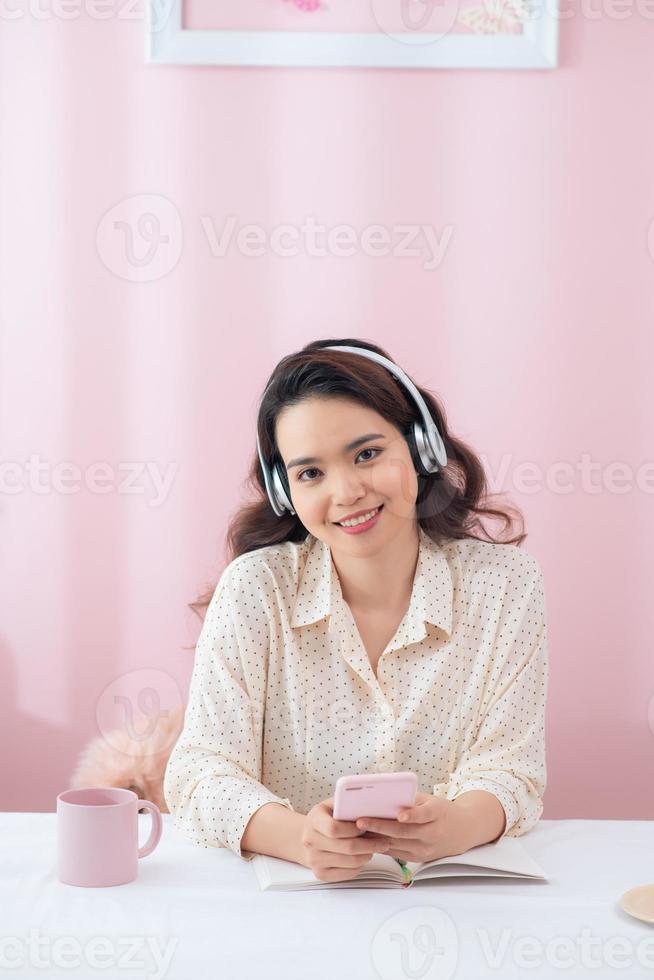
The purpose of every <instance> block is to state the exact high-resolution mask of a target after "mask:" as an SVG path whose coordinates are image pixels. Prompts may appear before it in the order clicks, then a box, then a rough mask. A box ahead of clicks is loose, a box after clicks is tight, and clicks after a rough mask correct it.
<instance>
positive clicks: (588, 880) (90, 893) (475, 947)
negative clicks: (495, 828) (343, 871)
mask: <svg viewBox="0 0 654 980" xmlns="http://www.w3.org/2000/svg"><path fill="white" fill-rule="evenodd" d="M139 824H140V839H141V842H143V841H144V840H145V839H146V837H147V833H148V830H149V826H150V818H149V816H146V815H145V814H143V815H140V816H139ZM521 840H522V843H523V844H524V846H525V847H526V848H527V849H528V850H529V852H530V853H531V854H532V855H533V856H534V857H535V858H536V860H537V861H538V862H539V863H540V864H541V865H542V867H543V869H544V870H545V872H546V873H547V874H548V875H549V876H550V881H549V882H539V881H516V880H510V879H480V878H473V879H467V880H464V881H456V880H446V881H438V882H435V883H434V882H423V883H418V884H417V885H414V886H413V887H412V888H408V889H398V890H397V891H391V890H382V889H380V890H374V889H368V888H366V889H361V890H357V889H351V890H349V889H334V890H317V891H314V892H294V893H289V894H282V893H279V892H261V891H259V887H258V884H257V881H256V877H255V874H254V870H253V869H252V867H251V866H250V865H249V864H247V863H246V862H244V861H241V860H240V859H239V858H237V857H236V856H235V855H234V854H232V853H231V852H230V851H228V850H226V849H224V848H202V847H199V846H197V845H195V844H192V843H190V842H188V841H186V840H184V839H183V838H182V837H181V835H179V834H178V833H177V831H175V829H174V828H173V826H172V823H171V817H170V815H169V814H165V815H164V833H163V838H162V841H161V843H160V845H159V847H158V848H157V849H156V851H155V852H154V853H153V854H151V855H150V856H149V857H147V858H143V859H142V860H141V862H140V869H139V877H138V879H137V881H135V882H131V883H130V884H128V885H120V886H117V887H113V888H99V889H89V888H77V887H74V886H71V885H64V884H62V883H61V882H60V881H59V880H58V877H57V869H56V815H55V814H54V813H3V814H0V910H1V916H0V974H6V975H7V976H12V977H16V978H17V977H21V978H22V977H39V978H44V977H47V978H48V980H50V978H52V977H68V978H73V977H75V978H82V980H87V978H93V977H98V978H99V977H104V978H111V980H114V978H118V977H130V978H132V977H133V978H139V980H141V978H146V977H147V978H149V980H163V978H166V980H201V978H204V977H207V978H211V980H249V978H253V980H254V978H257V980H276V978H282V977H283V978H293V980H295V978H298V980H299V978H301V980H313V978H315V980H323V978H324V980H368V978H371V980H373V978H375V980H377V978H382V980H409V978H420V980H449V978H450V977H454V978H461V980H480V978H482V977H495V978H497V980H507V978H514V977H515V978H520V980H524V978H525V977H528V976H532V977H537V978H543V977H546V978H550V977H552V978H554V977H557V978H560V977H562V976H564V977H570V978H574V980H576V978H578V977H585V976H588V977H593V978H595V980H598V978H599V980H605V978H609V977H610V978H611V980H615V978H616V977H618V976H620V977H627V978H629V980H632V978H644V977H650V978H654V926H651V925H647V924H646V923H644V922H640V921H638V920H636V919H633V918H631V917H630V916H628V915H627V914H626V913H624V912H623V911H622V910H621V909H620V908H619V905H618V902H619V899H620V896H621V895H622V894H623V892H625V891H627V890H628V889H630V888H633V887H635V886H636V885H641V884H647V883H649V882H654V822H651V821H618V820H606V821H600V820H545V821H541V822H540V823H539V824H538V825H537V827H536V828H535V829H534V830H532V831H531V832H530V833H529V834H527V835H526V836H525V837H523V838H521ZM102 937H104V938H102ZM494 957H496V958H495V959H494Z"/></svg>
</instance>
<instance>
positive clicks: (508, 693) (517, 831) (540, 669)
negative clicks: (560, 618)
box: [434, 556, 549, 840]
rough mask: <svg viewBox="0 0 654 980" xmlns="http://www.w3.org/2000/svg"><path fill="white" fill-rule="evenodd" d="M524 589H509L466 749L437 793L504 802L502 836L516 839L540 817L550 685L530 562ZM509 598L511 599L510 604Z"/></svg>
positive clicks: (537, 577)
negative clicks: (481, 795) (475, 794)
mask: <svg viewBox="0 0 654 980" xmlns="http://www.w3.org/2000/svg"><path fill="white" fill-rule="evenodd" d="M529 557H530V558H531V559H532V564H531V567H530V571H529V574H528V578H527V582H526V584H525V580H524V576H523V578H522V581H521V583H520V585H518V584H517V583H516V582H514V583H509V588H508V589H507V593H506V594H505V598H504V600H503V602H502V612H501V615H500V624H499V627H498V630H497V633H496V636H495V642H494V648H493V656H492V662H491V663H490V665H489V668H488V670H489V677H488V680H487V682H486V684H485V687H484V689H483V691H482V692H480V697H481V707H480V711H479V715H478V721H477V724H476V730H475V731H474V732H473V733H472V740H471V744H470V745H469V746H468V747H467V749H466V750H465V751H464V752H463V755H462V757H461V759H460V760H459V763H458V764H457V767H456V769H455V771H454V772H453V773H452V774H451V775H450V778H449V780H447V781H445V782H443V783H438V784H436V785H435V786H434V794H435V795H437V796H440V797H442V798H444V799H449V800H452V799H455V798H456V797H457V796H460V795H461V794H462V793H466V792H468V791H469V790H485V791H486V792H488V793H493V794H494V795H495V796H496V797H497V799H498V800H499V801H500V803H501V804H502V806H503V808H504V811H505V815H506V825H505V828H504V831H503V833H502V834H501V835H500V837H498V838H497V840H501V839H502V838H503V837H507V836H508V837H520V836H522V835H523V834H525V833H526V832H527V831H528V830H531V828H532V827H534V826H535V824H536V823H537V822H538V820H539V818H540V816H541V814H542V812H543V801H542V797H543V794H544V792H545V785H546V781H547V770H546V761H545V705H546V697H547V684H548V669H549V668H548V659H547V625H546V609H545V595H544V586H543V575H542V572H541V570H540V567H539V566H538V564H537V563H536V560H535V559H534V558H533V556H529ZM507 597H508V598H507Z"/></svg>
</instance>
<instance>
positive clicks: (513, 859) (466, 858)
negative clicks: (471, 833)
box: [407, 837, 547, 880]
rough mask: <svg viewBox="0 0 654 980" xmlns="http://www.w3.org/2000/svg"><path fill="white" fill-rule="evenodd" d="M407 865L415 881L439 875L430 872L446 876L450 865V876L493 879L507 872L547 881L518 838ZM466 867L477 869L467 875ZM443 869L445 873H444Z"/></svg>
mask: <svg viewBox="0 0 654 980" xmlns="http://www.w3.org/2000/svg"><path fill="white" fill-rule="evenodd" d="M407 864H408V867H409V868H410V870H411V873H412V874H413V876H414V878H420V877H425V878H428V877H434V876H435V875H430V874H429V873H428V872H429V871H430V870H431V869H438V870H437V871H436V875H442V874H445V873H447V866H448V865H451V866H452V869H451V872H450V873H452V874H455V875H465V874H477V875H489V876H492V875H493V872H505V873H506V876H511V877H513V876H515V877H519V878H522V877H526V878H541V879H544V880H547V875H546V873H545V871H544V870H543V869H542V868H541V866H540V865H539V864H538V862H537V861H535V860H534V858H533V857H532V856H531V854H529V852H528V851H527V849H526V847H525V846H524V845H523V844H522V843H521V842H520V841H519V840H518V839H517V838H515V837H505V838H504V839H503V840H500V841H496V842H495V843H494V844H480V845H479V846H478V847H472V848H470V850H468V851H465V853H463V854H453V855H451V856H450V857H444V858H438V859H437V860H436V861H427V862H425V863H423V864H420V863H418V862H413V861H409V862H407ZM464 867H468V868H474V869H475V870H474V871H468V872H466V871H464V870H463V868H464ZM441 868H443V871H441V870H440V869H441Z"/></svg>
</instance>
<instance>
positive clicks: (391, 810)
mask: <svg viewBox="0 0 654 980" xmlns="http://www.w3.org/2000/svg"><path fill="white" fill-rule="evenodd" d="M417 788H418V777H417V776H416V774H415V772H374V773H371V774H370V775H365V774H363V775H361V776H341V777H340V778H339V779H337V780H336V791H335V793H334V819H335V820H358V819H359V817H381V818H384V819H386V820H394V819H395V818H396V817H397V814H398V813H399V811H400V810H401V809H402V807H405V806H413V805H414V803H415V801H416V791H417Z"/></svg>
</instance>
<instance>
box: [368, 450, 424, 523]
mask: <svg viewBox="0 0 654 980" xmlns="http://www.w3.org/2000/svg"><path fill="white" fill-rule="evenodd" d="M374 485H375V490H376V491H377V492H378V493H379V494H380V496H383V497H385V498H386V499H387V500H393V501H394V504H395V507H396V508H398V509H401V510H403V509H404V508H407V507H408V508H410V507H413V505H414V504H415V500H416V496H417V494H418V479H417V475H416V472H415V469H414V466H413V462H412V461H411V459H406V458H405V457H404V456H395V457H393V458H391V459H388V460H387V461H386V462H385V465H384V466H383V467H380V468H379V470H378V471H377V472H376V473H375V480H374Z"/></svg>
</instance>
